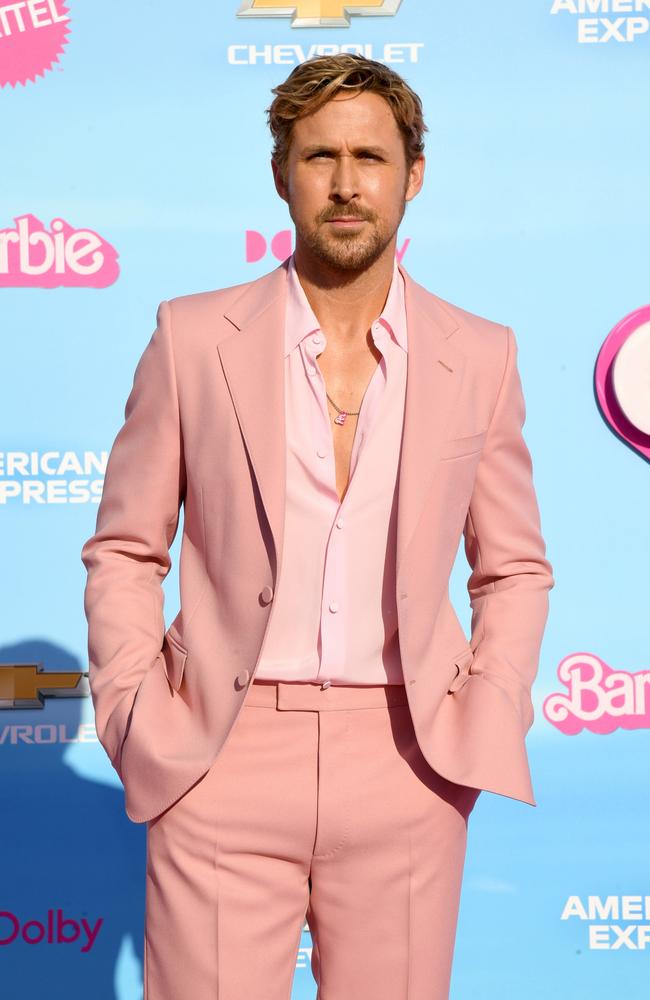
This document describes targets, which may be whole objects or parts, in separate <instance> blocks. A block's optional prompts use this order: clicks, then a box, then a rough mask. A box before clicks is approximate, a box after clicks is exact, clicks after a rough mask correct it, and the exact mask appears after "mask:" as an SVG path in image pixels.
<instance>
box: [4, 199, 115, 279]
mask: <svg viewBox="0 0 650 1000" xmlns="http://www.w3.org/2000/svg"><path fill="white" fill-rule="evenodd" d="M14 222H15V223H16V226H15V228H14V229H0V288H10V287H31V288H56V287H60V286H61V285H67V286H85V287H87V288H105V287H106V286H107V285H111V284H112V283H113V282H114V281H115V279H116V278H117V276H118V274H119V267H118V263H117V257H118V254H117V252H116V250H115V249H114V247H112V246H111V244H110V243H108V242H107V241H106V240H104V239H103V238H102V237H101V236H99V235H98V234H97V233H95V232H93V230H92V229H75V228H74V227H73V226H70V225H68V223H67V222H66V221H65V220H64V219H53V220H52V228H51V230H50V231H49V232H48V231H47V230H46V228H45V226H44V225H43V223H42V222H41V221H40V219H37V218H36V216H34V215H30V214H27V215H20V216H18V217H17V218H15V219H14Z"/></svg>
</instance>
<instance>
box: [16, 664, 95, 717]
mask: <svg viewBox="0 0 650 1000" xmlns="http://www.w3.org/2000/svg"><path fill="white" fill-rule="evenodd" d="M89 695H90V687H89V684H88V671H83V672H82V671H80V670H42V669H41V668H40V664H37V663H2V664H0V708H17V709H20V708H43V707H44V706H45V701H44V698H45V697H49V698H87V697H88V696H89Z"/></svg>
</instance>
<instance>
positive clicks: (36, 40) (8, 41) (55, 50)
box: [0, 0, 70, 87]
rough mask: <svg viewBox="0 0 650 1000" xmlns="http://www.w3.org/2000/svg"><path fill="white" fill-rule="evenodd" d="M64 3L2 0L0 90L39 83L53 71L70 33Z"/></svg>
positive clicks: (47, 0)
mask: <svg viewBox="0 0 650 1000" xmlns="http://www.w3.org/2000/svg"><path fill="white" fill-rule="evenodd" d="M68 13H69V12H68V8H67V7H66V5H65V3H64V0H22V2H17V3H3V2H2V0H0V87H6V86H7V84H9V85H10V86H12V87H15V86H16V84H17V83H21V84H25V83H27V81H28V80H31V81H32V82H35V81H36V77H37V76H44V74H45V72H46V70H49V69H52V66H53V64H54V63H55V62H58V61H59V56H60V55H61V53H62V52H63V48H64V46H65V45H67V41H68V40H67V37H66V36H67V35H68V34H69V33H70V28H69V22H70V18H69V16H68Z"/></svg>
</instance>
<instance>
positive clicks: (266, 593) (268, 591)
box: [260, 584, 273, 604]
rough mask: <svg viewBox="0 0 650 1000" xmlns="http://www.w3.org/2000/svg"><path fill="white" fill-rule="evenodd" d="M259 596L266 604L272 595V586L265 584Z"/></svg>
mask: <svg viewBox="0 0 650 1000" xmlns="http://www.w3.org/2000/svg"><path fill="white" fill-rule="evenodd" d="M260 597H261V598H262V600H263V602H264V604H268V603H269V601H270V600H271V598H272V597H273V587H269V585H268V584H267V585H266V587H264V588H263V589H262V593H261V594H260Z"/></svg>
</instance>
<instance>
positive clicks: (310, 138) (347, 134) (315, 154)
mask: <svg viewBox="0 0 650 1000" xmlns="http://www.w3.org/2000/svg"><path fill="white" fill-rule="evenodd" d="M272 167H273V175H274V180H275V185H276V189H277V191H278V194H279V195H280V197H281V198H284V200H285V201H286V202H287V203H288V205H289V214H290V215H291V218H292V219H293V222H294V224H295V227H296V241H297V249H298V248H301V251H302V249H303V248H304V250H305V251H306V252H307V253H308V254H309V255H310V256H312V257H313V258H314V259H315V260H316V261H320V262H322V263H323V264H326V265H328V266H329V267H330V268H332V269H333V270H335V271H348V272H354V271H363V270H365V269H366V268H368V267H369V266H370V265H371V264H372V263H373V262H374V261H375V260H377V258H378V257H380V256H381V254H382V253H383V252H384V251H385V250H386V248H387V247H388V246H389V244H390V243H391V241H393V251H392V252H393V253H394V245H395V243H396V240H397V237H396V234H397V229H398V227H399V224H400V222H401V220H402V217H403V215H404V211H405V209H406V202H407V201H410V200H411V198H413V197H414V196H415V195H416V194H417V193H418V191H419V190H420V188H421V187H422V181H423V174H424V156H422V157H420V158H419V159H418V160H416V161H415V163H414V164H413V166H412V167H411V169H410V170H407V166H406V156H405V152H404V141H403V139H402V135H401V133H400V131H399V128H398V126H397V123H396V121H395V118H394V117H393V112H392V111H391V108H390V105H389V104H388V102H387V101H385V100H384V98H383V97H380V96H379V95H378V94H373V93H367V92H361V93H359V92H357V93H356V94H355V95H354V96H353V97H350V96H349V95H347V94H342V93H339V94H337V95H336V96H335V97H334V98H333V99H332V100H331V101H329V102H328V103H327V104H325V105H323V107H321V108H319V110H318V111H316V112H315V113H314V114H311V115H309V116H307V117H304V118H300V119H298V120H297V121H296V122H295V124H294V128H293V134H292V139H291V146H290V150H289V159H288V163H287V172H286V178H285V180H283V179H282V177H281V175H280V171H279V168H278V166H277V164H276V163H275V162H274V161H272ZM341 219H343V220H348V221H347V222H339V221H336V220H341ZM352 219H355V220H357V221H354V222H353V221H351V220H352Z"/></svg>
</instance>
